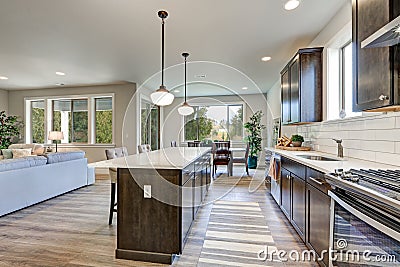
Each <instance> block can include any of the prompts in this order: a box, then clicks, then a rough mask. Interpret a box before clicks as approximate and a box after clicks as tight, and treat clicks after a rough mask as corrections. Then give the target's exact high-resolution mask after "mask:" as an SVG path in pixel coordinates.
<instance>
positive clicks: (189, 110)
mask: <svg viewBox="0 0 400 267" xmlns="http://www.w3.org/2000/svg"><path fill="white" fill-rule="evenodd" d="M193 112H194V108H193V107H192V106H190V105H189V104H188V103H186V102H184V103H183V104H182V106H180V107H179V108H178V113H179V114H181V115H182V116H188V115H190V114H193Z"/></svg>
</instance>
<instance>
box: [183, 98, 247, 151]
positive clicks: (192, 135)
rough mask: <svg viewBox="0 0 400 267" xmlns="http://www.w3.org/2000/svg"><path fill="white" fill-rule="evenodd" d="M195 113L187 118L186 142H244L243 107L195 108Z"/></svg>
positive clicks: (217, 106)
mask: <svg viewBox="0 0 400 267" xmlns="http://www.w3.org/2000/svg"><path fill="white" fill-rule="evenodd" d="M194 109H195V112H194V113H193V114H192V115H189V116H186V117H185V127H184V131H185V133H184V134H185V140H187V141H189V140H200V141H203V142H206V143H207V142H212V141H214V140H218V141H222V140H232V141H241V140H243V105H215V106H198V107H194Z"/></svg>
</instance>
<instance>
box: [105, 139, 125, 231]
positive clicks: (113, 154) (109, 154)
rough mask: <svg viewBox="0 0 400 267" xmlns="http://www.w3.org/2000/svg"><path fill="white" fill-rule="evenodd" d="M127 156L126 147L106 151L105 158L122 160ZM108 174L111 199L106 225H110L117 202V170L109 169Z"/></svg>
mask: <svg viewBox="0 0 400 267" xmlns="http://www.w3.org/2000/svg"><path fill="white" fill-rule="evenodd" d="M126 156H128V150H127V149H126V147H119V148H113V149H106V158H107V160H110V159H116V158H122V157H126ZM108 172H109V173H110V178H111V198H110V214H109V216H108V224H109V225H111V224H112V220H113V215H114V212H117V202H116V201H115V195H116V191H117V190H116V189H117V186H116V185H117V177H118V170H117V168H109V169H108Z"/></svg>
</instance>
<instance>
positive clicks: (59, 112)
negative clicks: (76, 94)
mask: <svg viewBox="0 0 400 267" xmlns="http://www.w3.org/2000/svg"><path fill="white" fill-rule="evenodd" d="M52 106H53V130H54V131H61V132H63V133H64V140H62V141H61V143H88V100H87V99H74V100H53V105H52Z"/></svg>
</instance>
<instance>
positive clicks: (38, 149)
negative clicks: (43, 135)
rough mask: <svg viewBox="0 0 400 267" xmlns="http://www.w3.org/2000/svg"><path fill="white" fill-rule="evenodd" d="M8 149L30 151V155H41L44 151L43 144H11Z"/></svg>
mask: <svg viewBox="0 0 400 267" xmlns="http://www.w3.org/2000/svg"><path fill="white" fill-rule="evenodd" d="M8 148H9V149H28V148H30V149H32V155H41V154H43V153H44V152H45V151H44V150H45V147H44V145H43V144H12V145H10V146H9V147H8Z"/></svg>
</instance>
